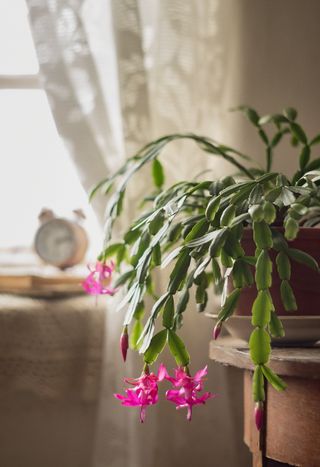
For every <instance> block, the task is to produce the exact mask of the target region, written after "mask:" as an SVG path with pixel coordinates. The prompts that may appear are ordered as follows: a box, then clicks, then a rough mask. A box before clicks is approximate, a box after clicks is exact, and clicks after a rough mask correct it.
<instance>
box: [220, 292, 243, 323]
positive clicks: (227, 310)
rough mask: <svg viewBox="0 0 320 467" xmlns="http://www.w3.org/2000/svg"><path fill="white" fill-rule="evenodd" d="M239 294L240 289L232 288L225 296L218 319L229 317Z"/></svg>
mask: <svg viewBox="0 0 320 467" xmlns="http://www.w3.org/2000/svg"><path fill="white" fill-rule="evenodd" d="M240 294H241V289H234V290H233V291H232V292H231V294H230V295H229V296H228V297H227V298H226V301H225V302H224V305H223V307H222V308H221V310H220V312H219V315H218V321H226V320H227V319H228V318H230V316H231V315H232V313H233V312H234V310H235V308H236V306H237V303H238V300H239V297H240Z"/></svg>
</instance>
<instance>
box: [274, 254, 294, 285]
mask: <svg viewBox="0 0 320 467" xmlns="http://www.w3.org/2000/svg"><path fill="white" fill-rule="evenodd" d="M276 264H277V270H278V274H279V277H280V279H281V280H290V277H291V263H290V260H289V258H288V255H287V254H286V253H285V252H284V251H280V253H278V254H277V257H276Z"/></svg>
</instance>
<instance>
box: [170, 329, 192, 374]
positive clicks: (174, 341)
mask: <svg viewBox="0 0 320 467" xmlns="http://www.w3.org/2000/svg"><path fill="white" fill-rule="evenodd" d="M168 343H169V349H170V352H171V354H172V355H173V357H174V358H175V360H176V363H177V365H178V366H187V365H188V364H189V362H190V356H189V353H188V351H187V349H186V347H185V345H184V343H183V341H182V340H181V339H180V337H179V336H178V335H177V334H176V333H175V332H174V331H171V330H170V331H168Z"/></svg>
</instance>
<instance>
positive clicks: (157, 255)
mask: <svg viewBox="0 0 320 467" xmlns="http://www.w3.org/2000/svg"><path fill="white" fill-rule="evenodd" d="M152 260H153V262H154V264H155V266H160V265H161V248H160V244H159V243H156V245H155V246H154V248H153V250H152Z"/></svg>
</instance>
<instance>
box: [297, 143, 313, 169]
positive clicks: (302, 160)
mask: <svg viewBox="0 0 320 467" xmlns="http://www.w3.org/2000/svg"><path fill="white" fill-rule="evenodd" d="M310 152H311V151H310V147H309V146H304V147H303V148H302V151H301V154H300V157H299V165H300V169H301V170H303V169H304V168H305V167H306V165H307V164H308V162H309V160H310Z"/></svg>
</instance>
